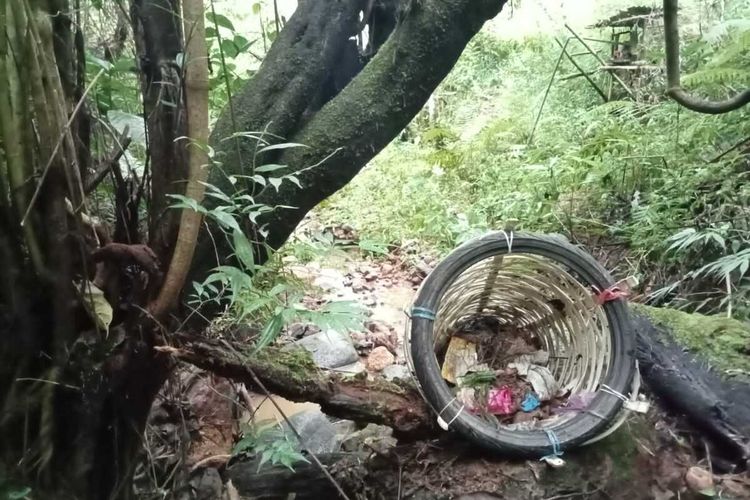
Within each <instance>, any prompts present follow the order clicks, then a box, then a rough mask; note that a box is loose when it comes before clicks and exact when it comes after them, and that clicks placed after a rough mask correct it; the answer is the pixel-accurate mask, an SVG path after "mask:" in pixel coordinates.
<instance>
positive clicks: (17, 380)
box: [16, 377, 81, 391]
mask: <svg viewBox="0 0 750 500" xmlns="http://www.w3.org/2000/svg"><path fill="white" fill-rule="evenodd" d="M16 382H42V383H45V384H50V385H56V386H58V387H64V388H65V389H71V390H74V391H80V390H81V388H80V387H76V386H74V385H68V384H63V383H62V382H56V381H54V380H44V379H41V378H30V377H21V378H17V379H16Z"/></svg>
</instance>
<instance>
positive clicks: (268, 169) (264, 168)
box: [255, 163, 287, 174]
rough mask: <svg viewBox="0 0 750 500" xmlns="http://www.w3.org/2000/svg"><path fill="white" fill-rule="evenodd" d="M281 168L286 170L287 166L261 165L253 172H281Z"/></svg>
mask: <svg viewBox="0 0 750 500" xmlns="http://www.w3.org/2000/svg"><path fill="white" fill-rule="evenodd" d="M282 168H287V166H286V165H278V164H275V163H269V164H268V165H261V166H260V167H256V168H255V171H256V172H259V173H261V174H262V173H266V172H275V171H276V170H281V169H282Z"/></svg>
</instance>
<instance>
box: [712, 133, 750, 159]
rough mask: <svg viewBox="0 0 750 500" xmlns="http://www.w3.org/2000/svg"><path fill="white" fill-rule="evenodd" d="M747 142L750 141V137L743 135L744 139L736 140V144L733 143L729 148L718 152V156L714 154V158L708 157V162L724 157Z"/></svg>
mask: <svg viewBox="0 0 750 500" xmlns="http://www.w3.org/2000/svg"><path fill="white" fill-rule="evenodd" d="M748 143H750V137H745V138H744V139H742V140H741V141H740V142H738V143H737V144H735V145H734V146H732V147H731V148H729V149H727V150H726V151H724V152H723V153H721V154H719V155H718V156H715V157H714V158H712V159H710V160H709V161H708V163H716V162H717V161H719V160H721V159H722V158H724V157H725V156H726V155H728V154H729V153H731V152H732V151H735V150H737V149H739V148H741V147H742V146H744V145H746V144H748Z"/></svg>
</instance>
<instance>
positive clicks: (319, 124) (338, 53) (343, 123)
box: [193, 0, 505, 279]
mask: <svg viewBox="0 0 750 500" xmlns="http://www.w3.org/2000/svg"><path fill="white" fill-rule="evenodd" d="M366 3H367V2H365V1H358V0H349V1H346V2H333V3H331V2H309V1H308V2H302V3H301V4H300V7H299V9H298V10H297V12H296V13H295V14H294V15H293V16H292V18H291V19H290V20H289V23H287V25H286V26H285V28H284V30H283V31H282V33H281V35H280V37H279V40H278V41H277V42H276V43H275V44H274V45H273V47H272V48H271V51H270V52H269V54H268V57H267V58H266V60H265V61H264V63H263V65H262V66H261V68H260V69H259V71H258V73H257V74H256V75H255V77H254V78H253V79H252V80H251V82H250V83H249V84H248V85H247V86H246V87H245V88H244V89H243V90H242V91H241V92H240V93H239V95H237V96H235V98H234V100H233V104H232V103H230V104H229V106H234V113H231V112H230V109H229V107H228V109H227V110H226V111H225V112H224V113H223V114H222V116H221V117H220V119H219V121H218V122H217V124H216V127H215V129H214V133H213V134H212V142H213V145H214V146H215V148H216V150H217V158H218V159H219V161H221V162H222V168H221V169H215V170H214V172H213V175H212V176H211V182H212V184H214V185H216V186H219V187H221V188H223V189H225V190H226V191H227V192H230V191H231V190H233V189H235V188H236V187H233V186H232V183H230V182H229V179H228V176H231V175H233V174H248V173H251V171H252V169H253V167H254V166H255V165H254V163H253V162H254V161H256V160H257V161H264V162H270V163H279V164H282V165H286V166H287V168H286V169H285V170H283V171H280V172H278V173H275V174H274V175H283V174H288V173H296V176H297V177H298V178H299V180H300V183H301V186H302V187H298V186H296V185H294V184H292V183H288V182H284V183H282V184H281V186H280V188H279V190H278V191H277V190H275V189H274V188H270V187H267V188H265V189H264V190H262V191H261V192H260V193H258V194H257V196H256V198H255V200H256V202H257V203H262V204H265V205H268V206H271V207H275V206H278V205H287V206H292V207H296V208H294V209H276V210H275V211H273V212H272V213H270V214H269V215H267V216H266V217H265V218H264V219H261V220H260V221H259V224H260V225H267V230H268V236H267V237H266V238H265V240H264V241H265V243H267V244H268V245H270V247H271V248H274V249H277V248H279V247H280V246H281V245H282V244H283V243H284V242H285V241H286V240H287V238H288V237H289V235H290V234H291V233H292V231H293V230H294V228H295V227H296V226H297V224H298V223H299V222H300V221H301V220H302V218H303V217H304V216H305V214H306V213H307V212H309V211H310V210H311V209H312V208H313V207H315V206H316V205H317V204H318V203H320V202H321V201H323V200H325V199H326V198H327V197H329V196H330V195H332V194H333V193H335V192H336V191H338V190H339V189H341V188H342V187H343V186H345V185H346V184H347V183H348V182H349V181H350V180H351V179H352V178H353V177H354V176H355V175H356V174H357V173H358V172H359V171H360V170H361V169H362V168H363V167H364V166H365V165H366V164H367V162H368V161H370V160H371V159H372V158H373V157H375V155H376V154H378V153H379V152H380V151H381V150H382V149H383V148H384V147H385V146H386V145H388V143H389V142H390V141H391V140H393V139H394V138H395V137H396V136H397V135H398V134H399V133H400V132H401V130H403V129H404V127H405V126H406V125H407V124H408V123H409V122H410V121H411V119H412V118H413V117H414V116H415V115H416V114H417V113H418V112H419V110H420V109H422V107H423V106H424V104H425V102H427V100H428V99H429V97H430V95H432V93H433V92H434V90H435V88H436V87H437V86H438V84H439V83H440V82H441V81H442V80H443V79H444V78H445V76H446V75H447V74H448V73H449V72H450V70H451V69H452V68H453V66H454V65H455V63H456V61H457V60H458V57H459V56H460V55H461V52H462V51H463V49H464V48H465V47H466V44H467V43H469V41H470V40H471V38H472V37H473V36H474V35H475V34H476V33H477V32H478V31H479V30H480V29H481V27H482V26H483V24H484V23H485V21H487V20H488V19H491V18H492V17H494V16H495V15H496V14H497V13H498V12H499V11H500V9H501V8H502V6H503V5H504V4H505V0H421V1H416V0H413V1H410V2H403V3H402V4H401V7H399V10H398V11H397V12H396V14H395V15H396V18H397V20H398V21H397V22H396V23H395V27H394V28H393V31H392V32H391V33H390V36H388V38H387V41H385V43H384V44H383V45H382V46H380V47H379V50H378V51H377V53H376V54H375V55H374V57H372V59H371V60H370V61H369V62H368V63H367V65H366V66H365V67H364V68H363V69H362V71H361V72H360V73H359V74H357V75H356V76H355V77H354V79H353V80H352V81H351V82H350V83H349V84H348V85H347V86H346V87H344V88H343V90H342V91H341V92H340V93H339V94H338V95H336V96H335V97H333V98H332V99H330V101H328V102H327V104H325V106H323V108H322V109H320V110H319V111H314V110H311V109H310V100H311V98H312V97H313V96H316V95H317V94H318V93H319V92H320V91H321V88H322V87H323V85H324V84H325V78H324V76H325V75H327V74H331V73H333V72H334V68H335V67H336V64H337V63H338V61H340V60H341V59H342V58H343V56H342V54H343V53H345V52H346V51H347V50H348V45H347V44H348V43H349V40H348V39H349V38H350V37H352V36H353V35H354V34H356V32H357V29H359V28H360V23H359V20H358V15H359V12H360V11H361V10H362V9H363V8H364V6H365V4H366ZM385 3H387V2H385ZM352 43H353V42H352ZM235 132H257V133H259V134H261V135H263V134H265V135H263V136H264V137H265V138H266V139H267V140H269V141H271V142H274V140H276V141H279V140H280V139H275V138H274V136H272V135H269V133H270V134H275V135H276V136H280V137H282V138H284V139H286V140H289V141H292V142H297V143H301V144H304V145H306V146H308V147H305V148H293V149H288V150H283V151H282V152H281V153H280V154H278V155H275V156H272V155H269V156H265V157H262V158H258V159H256V158H255V155H254V153H253V152H254V151H255V149H256V148H257V142H256V141H255V140H253V139H247V138H244V139H231V137H232V135H233V134H234V133H235ZM213 243H214V242H213V241H211V240H210V239H209V238H207V237H206V238H204V239H203V242H202V244H201V246H200V248H199V251H198V253H197V254H196V262H195V266H194V271H193V278H194V279H201V278H202V277H204V276H205V272H206V271H207V269H209V268H210V267H212V266H215V265H216V260H215V257H214V255H215V252H214V248H213V247H212V244H213ZM216 243H217V244H218V245H219V246H220V247H221V245H224V244H225V243H224V242H222V241H219V240H217V241H216ZM229 253H230V252H229V251H227V248H220V251H219V255H228V254H229ZM264 257H265V253H264V252H262V251H261V252H260V258H261V260H262V259H263V258H264Z"/></svg>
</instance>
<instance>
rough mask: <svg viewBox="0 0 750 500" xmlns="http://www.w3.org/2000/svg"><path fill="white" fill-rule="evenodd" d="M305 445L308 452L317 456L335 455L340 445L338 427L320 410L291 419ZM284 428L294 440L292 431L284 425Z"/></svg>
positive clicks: (306, 412)
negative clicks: (324, 454)
mask: <svg viewBox="0 0 750 500" xmlns="http://www.w3.org/2000/svg"><path fill="white" fill-rule="evenodd" d="M289 421H290V422H291V423H292V425H293V426H294V428H295V429H297V432H299V434H300V436H302V442H303V443H304V444H305V447H306V448H307V450H309V451H311V452H313V453H314V454H316V455H319V454H321V453H333V452H334V451H337V450H338V448H339V445H340V442H341V441H340V437H339V435H340V433H339V429H338V427H337V426H336V425H334V424H333V422H331V420H330V419H329V418H328V417H327V416H325V414H324V413H323V412H321V411H320V410H310V411H305V412H302V413H298V414H296V415H293V416H291V417H289ZM283 427H284V429H285V431H286V432H288V433H289V434H290V437H291V439H294V434H293V433H292V431H291V429H289V428H288V427H287V424H286V423H284V424H283Z"/></svg>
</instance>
